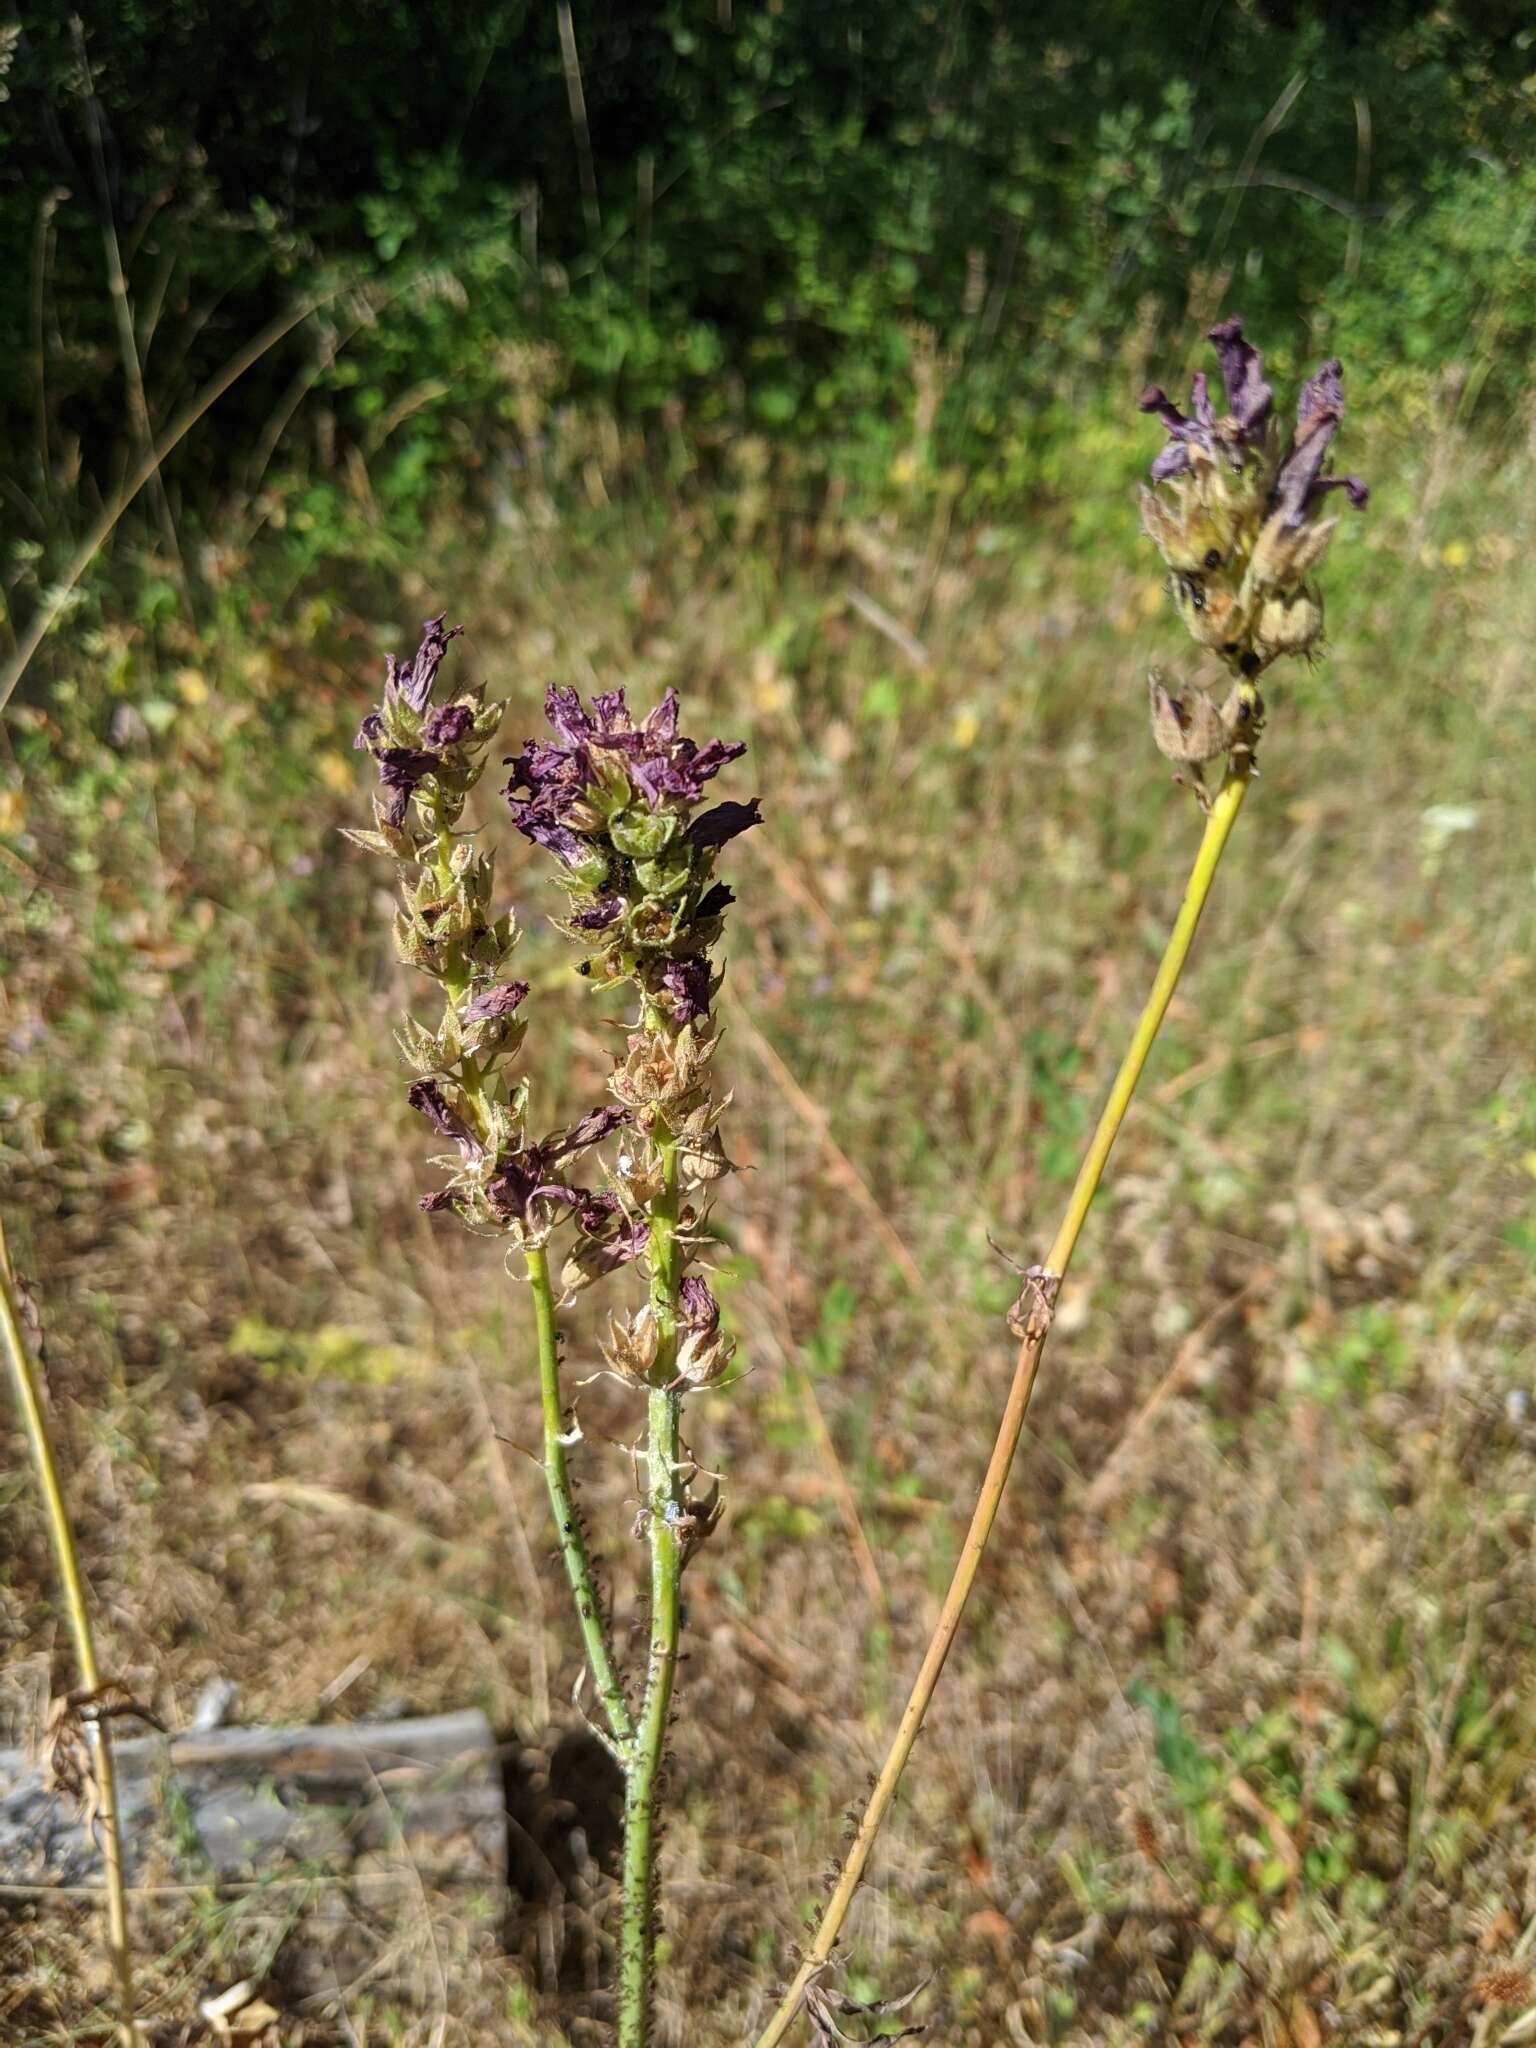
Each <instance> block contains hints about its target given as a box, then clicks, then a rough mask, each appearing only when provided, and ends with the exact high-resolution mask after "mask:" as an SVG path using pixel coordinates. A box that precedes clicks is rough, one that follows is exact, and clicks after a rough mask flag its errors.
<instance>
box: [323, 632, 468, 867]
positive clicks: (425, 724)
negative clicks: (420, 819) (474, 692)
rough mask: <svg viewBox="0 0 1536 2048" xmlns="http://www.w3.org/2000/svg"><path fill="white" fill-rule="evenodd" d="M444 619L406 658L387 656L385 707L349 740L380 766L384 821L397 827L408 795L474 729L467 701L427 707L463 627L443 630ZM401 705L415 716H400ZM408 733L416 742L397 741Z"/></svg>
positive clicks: (363, 724) (403, 820)
mask: <svg viewBox="0 0 1536 2048" xmlns="http://www.w3.org/2000/svg"><path fill="white" fill-rule="evenodd" d="M446 617H447V614H446V612H445V613H444V614H443V615H442V617H440V618H436V619H428V620H427V622H426V624H425V626H424V627H423V628H422V642H421V645H420V647H419V648H418V649H417V650H416V653H415V654H414V655H413V656H412V658H411V659H410V660H409V661H407V662H400V661H398V660H397V659H396V657H395V656H394V655H393V654H390V655H386V656H385V658H384V674H385V681H384V709H383V711H382V712H378V711H370V712H369V714H368V716H367V717H366V718H365V719H364V720H363V722H362V724H361V725H360V726H359V727H358V732H357V738H356V739H355V740H354V741H353V745H354V746H356V747H358V748H361V749H363V750H364V751H366V752H367V753H370V754H372V755H373V757H374V759H375V761H377V762H378V764H379V784H380V787H381V788H382V789H383V790H384V792H385V795H384V802H383V809H384V819H385V822H386V823H387V824H388V825H391V826H392V827H394V829H395V830H396V831H398V830H399V828H400V827H401V825H403V824H404V822H405V814H406V810H407V808H408V806H409V804H410V801H411V798H412V797H413V796H414V795H415V794H416V791H417V790H418V789H420V787H421V785H422V784H423V782H425V781H426V779H427V777H428V776H429V775H435V774H437V773H438V772H439V770H440V769H441V767H442V765H443V756H444V755H445V754H446V753H447V751H448V749H449V748H450V747H454V746H457V745H458V744H459V743H460V742H461V741H462V740H465V739H467V738H468V737H469V735H470V733H471V732H472V731H473V729H474V724H475V714H474V712H473V711H472V710H471V709H470V707H469V706H468V705H467V704H442V705H439V706H438V707H437V709H436V710H433V711H430V712H429V711H428V705H429V704H430V702H431V698H432V691H433V689H434V687H435V686H436V682H437V672H438V670H439V669H440V668H441V667H442V665H443V657H444V655H445V654H446V653H447V652H448V646H449V642H450V641H452V640H456V639H457V638H458V636H459V635H460V634H461V633H462V632H463V630H464V628H463V627H462V626H454V627H453V628H452V629H451V630H450V631H448V632H445V631H444V630H443V618H446ZM402 705H404V706H406V707H408V710H409V712H410V713H411V714H413V715H412V716H410V717H404V715H403V714H402V712H401V709H400V707H401V706H402ZM418 720H420V721H421V722H420V725H419V727H418V724H417V721H418ZM402 723H403V727H404V731H403V732H402ZM412 733H415V734H416V743H415V744H414V745H410V746H407V745H403V744H400V743H399V742H400V741H401V740H402V739H403V738H409V737H410V735H411V734H412ZM392 734H393V737H391V735H392Z"/></svg>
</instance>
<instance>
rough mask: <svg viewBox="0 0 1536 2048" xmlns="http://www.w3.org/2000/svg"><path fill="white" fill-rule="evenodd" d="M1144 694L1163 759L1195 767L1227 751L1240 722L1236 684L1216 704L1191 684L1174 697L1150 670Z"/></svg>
mask: <svg viewBox="0 0 1536 2048" xmlns="http://www.w3.org/2000/svg"><path fill="white" fill-rule="evenodd" d="M1147 695H1148V698H1149V699H1150V702H1151V707H1152V737H1153V739H1154V740H1155V741H1156V742H1157V750H1158V752H1159V753H1160V754H1161V755H1162V756H1163V757H1164V759H1165V760H1169V761H1176V762H1178V763H1180V764H1181V765H1182V766H1186V767H1189V766H1194V767H1199V766H1203V765H1204V763H1205V762H1207V761H1217V760H1220V758H1221V757H1222V755H1223V754H1227V753H1230V751H1231V749H1232V745H1233V742H1234V741H1235V740H1236V738H1237V735H1238V732H1239V730H1240V729H1241V724H1242V718H1241V713H1242V708H1243V707H1242V695H1241V690H1240V687H1239V685H1238V684H1236V683H1234V684H1233V685H1232V688H1231V690H1230V692H1229V693H1228V695H1227V698H1226V701H1225V702H1224V703H1222V704H1219V705H1218V704H1216V703H1214V702H1213V701H1212V699H1211V698H1209V697H1208V696H1207V695H1206V693H1205V692H1204V690H1202V689H1200V688H1199V687H1198V686H1197V685H1195V684H1193V683H1192V684H1190V685H1189V686H1188V687H1187V688H1185V689H1184V690H1182V691H1181V692H1180V693H1179V694H1178V695H1177V696H1175V695H1174V693H1173V692H1172V691H1171V690H1170V689H1169V688H1168V687H1167V685H1166V684H1165V683H1164V681H1163V679H1162V676H1161V675H1160V674H1159V672H1158V671H1157V670H1156V669H1153V671H1152V673H1151V674H1150V675H1149V676H1148V677H1147Z"/></svg>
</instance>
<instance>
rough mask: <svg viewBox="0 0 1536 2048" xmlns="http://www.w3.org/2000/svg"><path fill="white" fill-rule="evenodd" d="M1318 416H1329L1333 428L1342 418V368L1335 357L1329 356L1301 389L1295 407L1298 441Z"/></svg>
mask: <svg viewBox="0 0 1536 2048" xmlns="http://www.w3.org/2000/svg"><path fill="white" fill-rule="evenodd" d="M1320 414H1328V415H1330V416H1331V417H1332V419H1333V422H1334V424H1335V426H1337V424H1338V422H1339V421H1340V420H1341V419H1342V418H1343V417H1344V367H1343V365H1342V364H1341V363H1340V361H1339V359H1338V357H1337V356H1330V357H1329V359H1328V361H1327V362H1326V363H1324V365H1323V367H1322V368H1321V369H1320V370H1319V371H1318V373H1317V375H1316V376H1315V377H1309V378H1308V379H1307V381H1306V383H1305V384H1303V385H1302V387H1301V398H1300V400H1299V402H1298V404H1297V407H1296V433H1297V437H1298V439H1299V438H1300V437H1301V436H1302V435H1303V434H1305V433H1306V432H1307V430H1308V428H1309V427H1310V426H1311V424H1312V422H1313V421H1314V420H1315V419H1316V418H1317V417H1318V416H1319V415H1320Z"/></svg>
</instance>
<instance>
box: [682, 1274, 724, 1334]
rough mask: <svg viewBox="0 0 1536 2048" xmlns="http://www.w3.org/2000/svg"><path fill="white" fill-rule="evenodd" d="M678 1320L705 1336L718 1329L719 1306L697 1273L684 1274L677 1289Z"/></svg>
mask: <svg viewBox="0 0 1536 2048" xmlns="http://www.w3.org/2000/svg"><path fill="white" fill-rule="evenodd" d="M677 1308H678V1318H679V1320H680V1321H681V1322H683V1323H685V1324H686V1325H687V1326H688V1328H689V1329H690V1330H696V1331H698V1332H699V1333H700V1334H701V1335H704V1336H707V1335H708V1334H709V1333H710V1332H711V1331H712V1330H715V1329H717V1328H718V1327H719V1323H720V1304H719V1302H718V1301H716V1299H715V1297H714V1295H713V1294H712V1293H711V1292H710V1289H709V1283H708V1281H707V1280H704V1279H702V1278H701V1277H700V1276H699V1275H698V1274H697V1273H688V1274H685V1276H684V1278H683V1283H682V1285H681V1287H679V1289H678V1305H677Z"/></svg>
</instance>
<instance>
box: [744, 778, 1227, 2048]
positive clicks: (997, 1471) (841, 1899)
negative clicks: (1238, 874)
mask: <svg viewBox="0 0 1536 2048" xmlns="http://www.w3.org/2000/svg"><path fill="white" fill-rule="evenodd" d="M1251 776H1252V765H1251V763H1250V762H1249V761H1248V760H1246V759H1244V760H1242V761H1241V762H1239V763H1238V764H1237V765H1235V766H1234V767H1233V768H1232V769H1231V770H1230V771H1229V773H1228V775H1227V777H1226V780H1225V781H1224V782H1223V784H1222V786H1221V789H1220V790H1219V792H1218V793H1217V795H1216V797H1215V799H1214V800H1213V802H1212V804H1211V809H1210V814H1209V816H1208V817H1207V819H1206V825H1205V834H1204V837H1203V838H1202V840H1201V842H1200V850H1199V852H1198V853H1197V854H1196V856H1195V864H1194V868H1193V870H1192V871H1191V874H1190V878H1189V885H1188V887H1187V888H1186V889H1185V891H1184V901H1183V904H1182V905H1181V906H1180V909H1179V915H1178V918H1177V920H1176V922H1175V924H1174V927H1173V932H1172V935H1171V936H1170V938H1169V941H1168V946H1167V950H1166V951H1165V952H1164V954H1163V958H1162V964H1161V965H1160V966H1159V968H1158V970H1157V977H1156V979H1155V980H1154V982H1153V984H1152V992H1151V994H1150V995H1149V996H1148V997H1147V1001H1146V1007H1145V1008H1144V1009H1143V1010H1142V1013H1141V1016H1140V1017H1139V1018H1138V1020H1137V1023H1136V1029H1135V1031H1134V1032H1133V1033H1132V1036H1131V1043H1130V1047H1129V1049H1128V1050H1127V1052H1126V1055H1125V1058H1124V1059H1123V1060H1122V1062H1121V1064H1120V1071H1119V1073H1118V1074H1117V1075H1116V1076H1115V1084H1114V1087H1113V1088H1112V1089H1111V1090H1110V1093H1109V1100H1108V1102H1107V1103H1106V1104H1105V1105H1104V1111H1103V1114H1102V1115H1101V1116H1100V1118H1099V1121H1098V1126H1097V1128H1096V1129H1095V1131H1094V1134H1093V1137H1092V1140H1091V1141H1090V1143H1089V1146H1088V1150H1087V1152H1086V1153H1085V1154H1084V1157H1083V1163H1082V1165H1081V1167H1079V1169H1078V1175H1077V1180H1076V1183H1075V1184H1074V1186H1073V1189H1072V1195H1071V1199H1070V1200H1069V1201H1068V1203H1067V1209H1066V1214H1065V1215H1064V1216H1063V1217H1062V1220H1061V1225H1060V1228H1059V1229H1058V1230H1057V1232H1056V1236H1055V1238H1054V1239H1053V1241H1052V1244H1051V1248H1050V1251H1049V1252H1048V1253H1047V1255H1046V1261H1045V1265H1044V1266H1043V1267H1042V1268H1039V1269H1038V1271H1037V1273H1036V1274H1035V1275H1033V1276H1032V1277H1031V1283H1030V1286H1029V1288H1028V1289H1026V1293H1027V1294H1029V1295H1031V1296H1032V1301H1031V1305H1030V1308H1029V1311H1028V1313H1027V1315H1026V1317H1025V1319H1024V1324H1023V1335H1022V1337H1021V1339H1020V1343H1019V1356H1018V1362H1017V1364H1016V1365H1015V1366H1014V1371H1013V1384H1012V1386H1011V1387H1010V1388H1009V1390H1008V1402H1007V1405H1006V1407H1005V1408H1004V1410H1003V1417H1002V1421H1001V1422H1000V1423H999V1425H998V1431H997V1438H996V1441H995V1442H994V1444H993V1446H992V1456H991V1458H990V1459H989V1461H988V1464H987V1471H986V1477H985V1478H984V1479H983V1480H982V1483H981V1492H980V1494H979V1495H978V1496H977V1501H976V1507H975V1511H974V1513H973V1514H972V1516H971V1525H970V1528H969V1529H968V1530H967V1531H966V1536H965V1543H964V1545H963V1547H962V1549H961V1552H960V1561H959V1563H958V1564H957V1565H956V1566H955V1572H954V1577H953V1578H952V1579H951V1580H950V1584H949V1591H948V1592H947V1593H946V1594H945V1596H944V1605H943V1607H942V1608H941V1610H940V1613H939V1619H938V1623H937V1626H936V1627H935V1629H934V1632H933V1636H932V1638H931V1640H930V1641H929V1644H928V1648H927V1651H926V1652H925V1654H924V1657H923V1662H922V1666H921V1668H920V1669H919V1671H918V1674H917V1678H916V1680H915V1681H914V1683H913V1686H912V1691H911V1694H910V1696H909V1697H908V1700H907V1704H906V1707H905V1708H904V1710H903V1712H902V1716H901V1723H900V1726H899V1727H898V1728H897V1730H896V1736H895V1739H894V1741H893V1742H892V1744H891V1747H890V1753H889V1754H888V1755H887V1757H886V1760H885V1763H884V1765H883V1766H882V1768H881V1771H880V1775H879V1777H878V1778H877V1779H876V1781H875V1786H874V1790H873V1791H872V1792H871V1793H870V1796H869V1803H868V1805H867V1806H866V1807H865V1809H864V1816H863V1818H862V1820H861V1821H860V1822H859V1826H858V1832H857V1833H856V1834H855V1836H854V1839H853V1843H852V1846H851V1847H850V1849H849V1851H848V1855H847V1857H846V1859H845V1861H844V1863H843V1868H842V1872H841V1874H840V1875H839V1877H838V1880H837V1883H836V1885H835V1887H834V1888H833V1892H832V1896H831V1897H830V1898H829V1899H828V1901H827V1905H826V1910H825V1911H824V1912H823V1914H822V1916H821V1924H820V1925H819V1926H818V1928H817V1930H816V1937H815V1939H814V1941H813V1942H812V1943H811V1946H810V1948H809V1949H808V1950H807V1952H806V1955H805V1958H804V1960H803V1962H802V1963H801V1965H800V1968H799V1970H798V1971H797V1972H796V1974H795V1979H794V1982H793V1983H792V1984H791V1985H790V1987H789V1989H788V1991H786V1992H785V1994H784V1997H783V1999H782V2000H781V2002H780V2004H779V2007H778V2009H777V2011H776V2012H775V2013H774V2015H773V2018H772V2019H771V2020H770V2021H769V2023H768V2025H767V2027H766V2028H765V2029H764V2030H763V2032H762V2033H761V2034H760V2035H759V2036H758V2039H757V2043H756V2048H775V2044H776V2043H778V2042H780V2041H782V2040H783V2039H784V2037H785V2035H786V2034H787V2033H788V2031H789V2029H790V2026H791V2025H792V2024H793V2022H794V2018H795V2015H796V2013H797V2012H798V2011H799V2010H800V2007H801V2004H802V2003H803V2001H804V1998H805V1994H806V1991H807V1990H808V1989H809V1988H810V1987H811V1986H812V1985H813V1984H814V1983H815V1981H816V1979H817V1977H819V1976H820V1975H821V1974H822V1972H823V1971H824V1970H825V1969H826V1967H827V1964H828V1963H829V1962H830V1960H831V1957H832V1951H833V1949H834V1948H835V1947H836V1946H837V1940H838V1936H839V1935H840V1934H841V1932H842V1929H843V1923H844V1921H845V1920H846V1919H847V1917H848V1909H849V1907H850V1906H851V1905H852V1904H853V1900H854V1894H855V1893H856V1892H857V1891H858V1888H859V1886H860V1884H861V1883H862V1882H863V1877H864V1871H865V1868H866V1866H867V1865H868V1862H869V1858H870V1853H871V1851H872V1850H873V1848H874V1846H875V1837H876V1835H878V1834H879V1832H880V1828H881V1824H882V1823H883V1821H884V1820H885V1817H886V1815H887V1813H889V1811H890V1809H891V1803H892V1801H893V1800H894V1799H895V1797H896V1788H897V1786H898V1785H899V1784H900V1783H901V1774H902V1772H903V1771H904V1770H905V1769H906V1766H907V1759H908V1757H910V1756H911V1754H912V1747H913V1744H914V1743H915V1742H916V1741H917V1738H918V1734H919V1732H920V1731H921V1729H922V1725H923V1717H924V1715H925V1714H926V1713H927V1712H928V1706H929V1702H930V1701H931V1700H932V1698H933V1695H934V1691H935V1689H936V1688H937V1686H938V1683H939V1679H940V1677H941V1675H942V1673H943V1670H944V1665H945V1661H946V1660H947V1658H948V1656H949V1653H950V1650H951V1648H952V1647H953V1645H954V1641H955V1637H956V1636H957V1635H958V1634H959V1632H960V1623H961V1620H962V1618H963V1617H964V1614H965V1606H966V1602H967V1601H968V1600H969V1599H970V1596H971V1588H972V1586H973V1585H974V1584H975V1583H976V1573H977V1570H978V1569H979V1567H980V1565H981V1559H982V1554H983V1552H984V1551H985V1550H986V1547H987V1539H988V1537H990V1535H991V1534H992V1525H993V1523H994V1522H995V1521H996V1520H997V1511H998V1508H999V1506H1000V1504H1001V1502H1002V1498H1003V1488H1004V1487H1005V1486H1006V1485H1007V1483H1008V1474H1009V1471H1010V1470H1011V1468H1012V1465H1013V1457H1014V1452H1015V1451H1016V1450H1017V1449H1018V1444H1019V1437H1020V1434H1021V1433H1022V1431H1023V1428H1024V1417H1025V1415H1026V1414H1027V1413H1028V1410H1029V1402H1030V1396H1031V1395H1032V1394H1033V1393H1034V1391H1035V1375H1036V1373H1037V1371H1038V1370H1039V1365H1040V1355H1041V1353H1042V1352H1043V1351H1044V1349H1045V1340H1046V1338H1047V1336H1048V1335H1049V1334H1050V1328H1051V1316H1052V1311H1053V1308H1054V1306H1055V1301H1056V1295H1057V1291H1058V1289H1059V1288H1060V1286H1061V1281H1062V1278H1063V1276H1064V1275H1065V1273H1066V1270H1067V1267H1068V1266H1069V1265H1070V1264H1071V1261H1072V1255H1073V1253H1074V1252H1075V1251H1076V1249H1077V1241H1078V1238H1079V1237H1080V1236H1081V1234H1082V1228H1083V1224H1084V1222H1085V1220H1086V1219H1087V1215H1088V1211H1089V1209H1090V1207H1091V1206H1092V1203H1093V1198H1094V1196H1095V1194H1096V1193H1097V1192H1098V1186H1099V1182H1100V1180H1101V1179H1102V1177H1103V1173H1104V1168H1105V1165H1106V1163H1107V1162H1108V1159H1109V1154H1110V1150H1111V1147H1112V1146H1113V1145H1114V1142H1115V1139H1116V1137H1117V1136H1118V1135H1119V1131H1120V1126H1121V1125H1122V1124H1123V1123H1124V1121H1125V1113H1126V1111H1127V1110H1128V1109H1129V1108H1130V1105H1131V1098H1132V1096H1133V1095H1134V1094H1135V1092H1136V1084H1137V1082H1138V1081H1139V1080H1140V1079H1141V1074H1142V1069H1143V1068H1144V1067H1145V1066H1146V1063H1147V1056H1148V1054H1149V1053H1150V1052H1151V1050H1152V1046H1153V1043H1154V1042H1155V1040H1156V1038H1157V1034H1158V1030H1159V1027H1160V1026H1161V1024H1162V1021H1163V1018H1164V1016H1165V1015H1166V1014H1167V1010H1168V1004H1169V1002H1170V1001H1171V999H1172V996H1173V992H1174V990H1175V988H1177V986H1178V982H1179V976H1180V975H1181V974H1182V973H1183V971H1184V963H1185V961H1186V960H1187V959H1188V958H1189V949H1190V946H1191V945H1192V944H1193V942H1194V936H1195V930H1196V927H1197V926H1198V925H1199V922H1200V914H1201V912H1202V911H1203V910H1204V909H1205V905H1206V900H1207V898H1208V897H1209V895H1210V891H1211V884H1212V882H1213V881H1214V879H1215V876H1216V869H1217V865H1218V863H1219V862H1220V860H1221V856H1222V853H1223V851H1224V850H1225V847H1226V843H1227V839H1228V837H1229V835H1230V833H1231V830H1232V827H1233V825H1234V824H1235V823H1236V821H1237V814H1238V811H1239V810H1240V809H1241V807H1242V802H1243V798H1244V796H1245V795H1246V794H1247V791H1248V783H1249V781H1250V779H1251Z"/></svg>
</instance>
